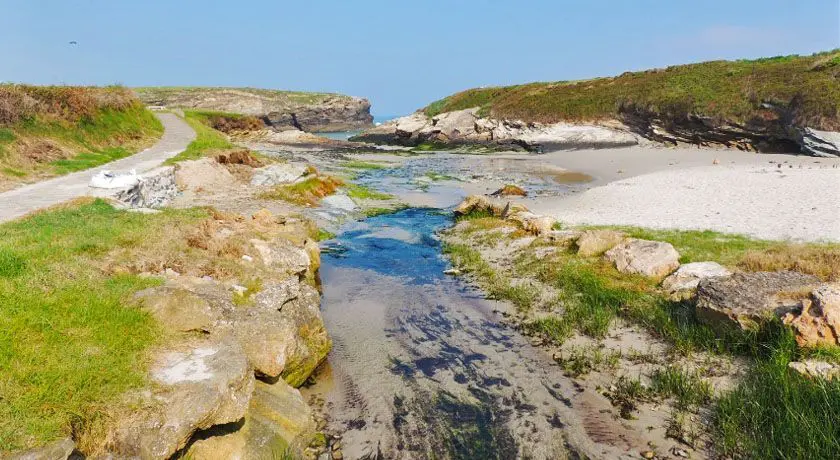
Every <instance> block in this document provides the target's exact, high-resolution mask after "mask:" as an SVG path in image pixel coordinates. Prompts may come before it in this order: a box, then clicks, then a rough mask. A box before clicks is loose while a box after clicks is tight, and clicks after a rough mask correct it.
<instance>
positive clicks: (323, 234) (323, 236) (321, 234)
mask: <svg viewBox="0 0 840 460" xmlns="http://www.w3.org/2000/svg"><path fill="white" fill-rule="evenodd" d="M333 238H335V233H333V232H329V231H327V230H324V229H321V228H319V229H318V235H316V236H315V239H316V240H317V241H326V240H331V239H333Z"/></svg>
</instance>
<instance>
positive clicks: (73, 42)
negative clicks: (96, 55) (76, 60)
mask: <svg viewBox="0 0 840 460" xmlns="http://www.w3.org/2000/svg"><path fill="white" fill-rule="evenodd" d="M70 44H71V45H78V44H79V42H77V41H76V40H73V41H71V42H70Z"/></svg>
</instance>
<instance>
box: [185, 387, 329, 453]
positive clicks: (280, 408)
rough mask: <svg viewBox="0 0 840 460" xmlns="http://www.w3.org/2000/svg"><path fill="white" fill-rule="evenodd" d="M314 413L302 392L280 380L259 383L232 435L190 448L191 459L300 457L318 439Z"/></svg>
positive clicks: (193, 445)
mask: <svg viewBox="0 0 840 460" xmlns="http://www.w3.org/2000/svg"><path fill="white" fill-rule="evenodd" d="M315 432H316V426H315V421H314V419H313V417H312V410H311V409H310V408H309V406H308V405H307V404H306V401H305V400H304V399H303V396H301V394H300V391H298V390H296V389H294V388H292V387H291V386H289V384H287V383H286V382H284V381H282V380H280V381H278V382H277V383H273V384H269V383H265V382H260V381H257V385H256V388H255V390H254V396H253V397H252V398H251V403H250V405H249V408H248V413H247V414H246V415H245V420H244V423H243V424H242V426H241V427H239V428H238V429H237V430H236V431H234V432H233V433H224V434H220V435H216V436H210V437H206V438H203V439H201V440H198V441H196V442H195V443H193V444H192V446H190V449H189V453H188V455H187V456H188V457H191V458H197V459H198V458H200V459H202V460H228V459H234V458H238V459H260V458H274V457H275V456H276V455H277V454H278V453H280V452H292V453H294V454H296V455H301V453H302V451H303V449H305V448H306V447H307V446H308V445H309V443H310V442H311V441H312V439H313V438H314V436H315Z"/></svg>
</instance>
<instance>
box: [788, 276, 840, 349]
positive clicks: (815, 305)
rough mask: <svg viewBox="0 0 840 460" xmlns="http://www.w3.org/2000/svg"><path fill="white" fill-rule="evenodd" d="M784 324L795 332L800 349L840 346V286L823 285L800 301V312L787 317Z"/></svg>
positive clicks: (835, 284)
mask: <svg viewBox="0 0 840 460" xmlns="http://www.w3.org/2000/svg"><path fill="white" fill-rule="evenodd" d="M785 322H786V323H788V324H790V326H791V327H792V328H793V329H794V331H795V332H796V342H797V343H798V344H799V346H802V347H818V346H822V345H828V346H835V345H840V284H837V283H834V284H823V285H821V286H819V287H818V288H816V289H814V291H813V292H812V293H811V297H810V298H809V299H803V300H802V312H801V313H800V314H799V315H798V316H796V315H793V314H791V315H789V316H788V317H787V318H786V319H785Z"/></svg>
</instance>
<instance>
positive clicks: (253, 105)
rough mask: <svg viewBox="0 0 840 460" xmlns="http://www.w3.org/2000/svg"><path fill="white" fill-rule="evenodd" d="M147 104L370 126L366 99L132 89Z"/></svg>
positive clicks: (315, 124)
mask: <svg viewBox="0 0 840 460" xmlns="http://www.w3.org/2000/svg"><path fill="white" fill-rule="evenodd" d="M134 92H135V93H136V94H137V96H138V97H139V98H140V99H141V100H142V101H143V102H145V103H146V104H147V105H153V106H166V107H173V108H186V109H202V110H212V111H219V112H226V113H237V114H242V115H250V116H255V117H259V118H261V119H262V120H263V121H264V122H265V123H266V124H267V125H269V126H271V127H273V128H275V129H279V130H286V129H302V130H304V131H310V132H330V131H351V130H356V129H364V128H368V127H370V126H372V125H373V117H372V116H371V114H370V102H368V100H367V99H362V98H358V97H351V96H344V95H340V94H328V93H301V92H292V91H278V90H267V89H254V88H199V87H149V88H134Z"/></svg>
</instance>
